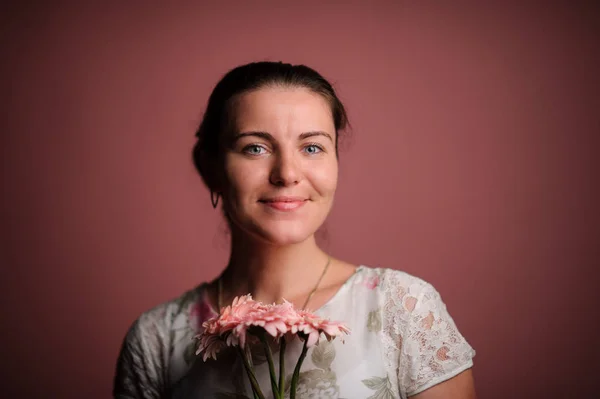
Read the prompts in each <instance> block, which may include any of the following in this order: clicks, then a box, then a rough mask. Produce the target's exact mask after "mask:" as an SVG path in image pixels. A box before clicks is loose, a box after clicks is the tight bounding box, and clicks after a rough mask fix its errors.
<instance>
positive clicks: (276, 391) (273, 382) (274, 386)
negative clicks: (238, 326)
mask: <svg viewBox="0 0 600 399" xmlns="http://www.w3.org/2000/svg"><path fill="white" fill-rule="evenodd" d="M258 337H259V338H260V342H262V344H263V346H264V347H265V355H266V356H267V362H268V363H269V374H270V375H271V389H272V390H273V399H281V398H280V396H279V389H278V388H277V377H276V376H275V366H274V365H273V353H271V347H270V346H269V343H268V342H267V338H266V337H265V332H264V331H261V332H259V333H258Z"/></svg>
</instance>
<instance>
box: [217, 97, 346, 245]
mask: <svg viewBox="0 0 600 399" xmlns="http://www.w3.org/2000/svg"><path fill="white" fill-rule="evenodd" d="M232 109H233V115H234V121H233V129H231V130H230V132H229V133H227V135H226V136H225V137H224V139H225V157H224V169H225V170H224V172H225V174H224V182H223V185H222V187H221V189H222V194H223V198H224V207H225V210H226V212H227V214H228V215H229V218H230V219H231V221H232V222H233V224H234V226H233V227H234V228H239V229H240V230H241V231H243V232H245V233H246V234H250V235H251V236H253V237H255V238H257V239H260V240H262V241H264V242H268V243H271V244H275V245H286V244H294V243H299V242H302V241H304V240H306V239H307V238H309V237H310V236H312V235H313V234H314V233H315V231H316V230H317V229H318V228H319V227H320V226H321V225H322V224H323V222H324V220H325V218H326V217H327V214H328V213H329V211H330V209H331V206H332V203H333V197H334V194H335V189H336V186H337V177H338V162H337V156H336V148H335V138H336V137H335V134H336V132H335V126H334V124H333V118H332V114H331V109H330V107H329V104H328V103H327V101H326V100H325V99H324V98H323V97H321V96H320V95H319V94H316V93H314V92H312V91H309V90H308V89H305V88H289V87H287V88H284V87H271V88H262V89H258V90H255V91H251V92H248V93H244V94H242V95H240V96H239V97H237V98H236V99H235V100H234V104H233V107H232Z"/></svg>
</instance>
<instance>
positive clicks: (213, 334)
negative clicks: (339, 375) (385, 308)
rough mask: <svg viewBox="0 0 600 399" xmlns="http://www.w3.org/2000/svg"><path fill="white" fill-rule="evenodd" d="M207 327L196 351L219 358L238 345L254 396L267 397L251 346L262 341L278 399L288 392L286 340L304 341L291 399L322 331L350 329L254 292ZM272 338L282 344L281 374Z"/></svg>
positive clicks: (334, 333) (339, 333)
mask: <svg viewBox="0 0 600 399" xmlns="http://www.w3.org/2000/svg"><path fill="white" fill-rule="evenodd" d="M202 327H203V328H204V331H203V332H202V333H201V334H200V335H198V336H196V338H197V339H199V345H198V350H197V351H196V355H199V354H200V353H203V360H204V361H206V359H208V358H210V357H212V358H214V359H216V358H217V353H218V352H219V351H220V350H221V349H222V348H224V347H226V346H232V347H235V348H237V350H238V353H239V355H240V356H241V358H242V361H243V363H244V367H245V369H246V373H247V374H248V378H249V380H250V385H251V386H252V391H253V394H254V398H259V399H264V397H265V396H264V394H263V393H262V391H261V389H260V386H259V384H258V381H257V379H256V375H255V373H254V368H253V366H252V364H253V362H252V359H251V355H250V351H249V346H250V345H255V344H258V343H262V345H263V346H264V350H265V355H266V358H267V362H268V365H269V373H270V377H271V389H272V390H273V397H274V398H275V399H283V397H284V393H285V370H284V354H285V346H286V342H287V341H290V340H291V339H293V338H294V337H298V338H299V339H301V340H302V341H304V345H303V347H302V352H301V354H300V357H299V359H298V362H297V363H296V367H295V368H294V373H293V374H292V380H291V386H290V399H293V398H295V396H296V388H297V384H298V378H299V375H300V367H301V366H302V362H303V361H304V358H305V357H306V353H307V352H308V348H310V347H312V346H314V345H316V344H318V342H319V338H320V336H321V334H323V335H324V336H325V337H326V338H327V340H329V341H330V340H332V339H334V338H336V337H338V336H342V335H343V334H349V333H350V330H349V329H348V328H347V327H346V326H344V325H343V324H342V323H339V322H334V321H329V320H325V319H322V318H320V317H318V316H316V315H314V314H313V313H310V312H309V311H307V310H297V309H295V308H294V306H293V305H292V304H291V303H290V302H287V301H285V300H284V302H283V303H282V304H272V305H265V304H263V303H261V302H257V301H254V300H253V299H252V296H251V295H244V296H242V297H236V298H235V299H234V300H233V303H232V304H231V305H230V306H227V307H225V308H223V309H221V312H220V314H219V315H218V316H217V317H214V318H212V319H210V320H208V321H205V322H204V323H203V324H202ZM269 340H274V341H275V342H276V343H278V344H279V378H277V376H276V374H275V367H274V363H273V354H272V352H271V347H270V345H269Z"/></svg>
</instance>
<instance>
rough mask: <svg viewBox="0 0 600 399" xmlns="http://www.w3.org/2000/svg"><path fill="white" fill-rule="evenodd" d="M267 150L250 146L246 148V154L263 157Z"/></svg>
mask: <svg viewBox="0 0 600 399" xmlns="http://www.w3.org/2000/svg"><path fill="white" fill-rule="evenodd" d="M266 151H267V150H266V149H265V148H264V147H263V146H260V145H255V144H253V145H249V146H247V147H246V148H244V152H245V153H247V154H250V155H263V154H264V153H265V152H266Z"/></svg>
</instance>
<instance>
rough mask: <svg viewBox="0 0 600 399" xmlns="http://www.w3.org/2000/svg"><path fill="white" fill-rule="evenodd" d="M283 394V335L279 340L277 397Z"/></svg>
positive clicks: (281, 396)
mask: <svg viewBox="0 0 600 399" xmlns="http://www.w3.org/2000/svg"><path fill="white" fill-rule="evenodd" d="M284 395H285V336H283V337H281V339H280V340H279V397H280V398H281V399H283V397H284Z"/></svg>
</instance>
